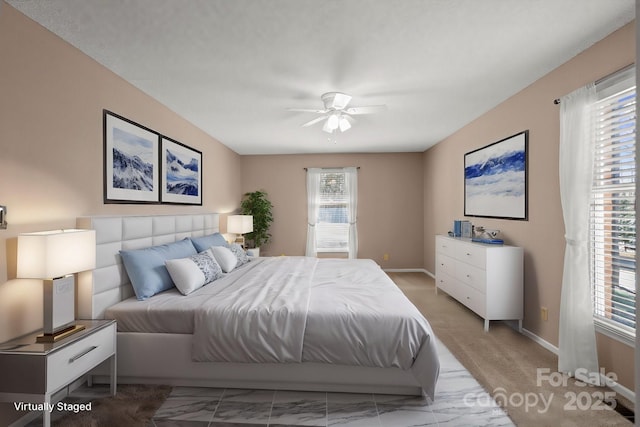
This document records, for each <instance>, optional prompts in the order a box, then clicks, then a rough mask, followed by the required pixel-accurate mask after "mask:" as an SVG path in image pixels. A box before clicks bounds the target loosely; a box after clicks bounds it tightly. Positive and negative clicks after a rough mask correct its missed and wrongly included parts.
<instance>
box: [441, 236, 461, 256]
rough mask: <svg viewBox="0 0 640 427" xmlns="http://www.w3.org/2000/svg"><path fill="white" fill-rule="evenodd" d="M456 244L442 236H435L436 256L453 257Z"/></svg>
mask: <svg viewBox="0 0 640 427" xmlns="http://www.w3.org/2000/svg"><path fill="white" fill-rule="evenodd" d="M458 244H459V243H458V242H456V241H454V240H452V239H449V238H447V237H444V236H436V254H438V253H440V254H444V255H448V256H450V257H453V256H455V254H456V249H455V248H456V246H458Z"/></svg>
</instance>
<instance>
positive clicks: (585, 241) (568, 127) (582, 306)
mask: <svg viewBox="0 0 640 427" xmlns="http://www.w3.org/2000/svg"><path fill="white" fill-rule="evenodd" d="M595 101H596V90H595V85H594V84H589V85H587V86H585V87H583V88H581V89H578V90H576V91H574V92H572V93H570V94H569V95H566V96H565V97H563V98H561V100H560V200H561V202H562V214H563V218H564V225H565V240H566V246H565V254H564V271H563V277H562V295H561V299H560V331H559V347H560V348H559V355H558V370H559V371H560V372H565V373H568V374H569V375H572V376H575V377H576V378H577V379H580V380H582V381H587V382H592V383H593V382H595V383H599V377H598V376H597V375H595V374H596V373H597V372H598V354H597V350H596V337H595V329H594V322H593V308H592V305H593V303H592V299H591V282H590V259H589V204H590V198H591V181H592V175H593V143H592V140H593V137H594V127H593V126H594V120H593V109H592V106H593V104H594V102H595ZM596 378H597V380H596V381H593V380H594V379H596ZM589 379H591V381H589Z"/></svg>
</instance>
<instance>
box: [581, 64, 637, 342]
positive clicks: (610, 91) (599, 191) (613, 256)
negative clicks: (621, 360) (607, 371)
mask: <svg viewBox="0 0 640 427" xmlns="http://www.w3.org/2000/svg"><path fill="white" fill-rule="evenodd" d="M628 90H632V91H633V92H634V95H635V96H636V101H637V88H636V79H635V66H634V65H632V66H630V67H627V68H625V69H623V70H621V71H619V72H617V73H615V74H614V75H612V76H610V77H607V78H605V79H603V80H601V81H599V82H597V83H596V92H597V95H598V100H597V101H596V103H595V104H594V112H595V111H596V110H597V109H598V108H599V107H600V105H601V104H602V103H604V102H605V101H606V100H607V99H610V98H613V97H615V96H619V95H618V94H620V93H623V92H625V91H628ZM636 105H637V103H634V110H635V111H634V113H633V116H634V122H633V133H634V138H633V145H634V150H633V151H634V158H635V156H636V155H637V153H636V148H635V146H636V145H637V143H636V142H637V139H636V136H635V132H636V130H637V113H636V111H637V109H636ZM596 126H597V116H596ZM598 142H599V137H598V130H597V129H595V130H594V135H593V141H592V147H594V153H595V150H596V146H597V144H598ZM611 157H613V155H612V156H611ZM596 160H597V159H595V158H594V186H593V188H592V190H591V208H590V210H591V216H592V218H591V219H590V230H589V244H590V250H591V255H590V259H591V267H590V271H591V287H592V301H593V320H594V324H595V329H596V331H597V332H599V333H602V334H604V335H606V336H608V337H610V338H613V339H615V340H617V341H620V342H622V343H624V344H626V345H628V346H630V347H633V348H635V336H636V333H637V323H636V320H637V318H636V315H637V311H638V310H637V304H636V300H635V293H636V292H635V291H636V289H635V288H634V289H633V291H629V290H628V289H627V288H626V287H624V286H622V287H620V286H618V287H620V288H624V289H625V290H626V291H627V292H632V293H633V296H634V302H633V308H634V323H635V327H631V326H628V325H625V324H624V323H623V322H620V321H617V320H613V319H611V318H607V317H606V315H603V314H601V313H603V312H605V311H606V310H607V309H610V310H612V311H613V310H614V305H613V304H614V301H612V300H611V301H606V298H607V297H609V298H613V297H614V296H615V295H614V293H613V290H607V289H606V287H607V286H608V285H609V284H611V286H615V284H613V283H612V281H611V280H608V281H605V282H604V283H603V284H602V285H601V284H600V283H597V282H596V280H597V279H596V276H597V273H600V274H601V275H606V274H607V273H603V272H604V271H605V270H606V267H602V266H601V265H603V264H606V263H607V262H611V263H612V267H611V273H610V275H611V276H612V277H613V276H615V275H618V278H617V279H616V282H620V276H619V274H620V273H621V272H622V271H623V270H622V269H623V266H622V265H613V264H615V263H614V262H613V261H622V260H623V258H624V256H623V255H621V254H619V253H616V252H615V251H614V250H613V249H611V250H609V251H607V252H606V253H605V252H603V253H601V254H596V253H595V247H596V245H598V244H600V245H601V246H602V247H599V248H598V249H603V247H604V246H606V244H607V243H610V244H612V243H613V242H614V236H611V237H605V236H603V235H604V234H605V233H604V231H603V230H604V228H606V227H607V226H608V225H610V226H614V225H616V221H615V219H616V218H623V216H622V215H619V216H618V215H615V214H613V215H611V216H610V219H611V221H607V220H603V221H604V225H603V226H602V227H603V228H600V229H595V228H594V222H595V221H596V220H595V219H593V218H594V216H596V215H597V214H598V213H600V214H602V217H603V218H604V217H605V216H608V215H605V214H604V213H603V212H602V211H606V209H607V208H609V209H611V211H608V212H614V208H615V203H614V202H613V201H608V202H607V203H608V204H603V205H601V208H600V209H601V210H598V211H596V207H595V206H596V204H595V203H594V200H595V199H597V198H598V197H601V198H602V199H604V198H605V197H611V199H612V200H613V199H614V196H613V195H614V194H615V195H618V194H624V193H631V192H633V203H632V206H633V208H634V214H635V215H637V211H636V209H635V207H636V206H637V202H636V175H637V172H636V169H637V159H636V160H635V161H634V162H633V171H634V174H633V182H630V183H626V184H625V183H620V184H615V185H612V186H611V187H610V188H605V187H597V186H596V185H595V181H596V180H598V179H600V178H599V177H597V176H596V169H597V168H598V165H597V163H596ZM613 170H615V169H613V168H612V171H613ZM618 170H620V169H618ZM635 215H634V218H635ZM599 233H600V234H599ZM621 233H622V232H621V231H616V234H615V235H616V236H617V235H618V234H621ZM636 237H637V233H636V230H635V220H634V234H633V239H634V241H635V239H636ZM597 239H599V240H597ZM634 251H635V248H634ZM596 257H600V258H598V259H596ZM629 258H632V259H633V273H634V279H635V277H636V274H637V266H636V263H635V261H636V256H635V254H633V256H632V257H629ZM598 269H599V270H598ZM605 280H606V279H605ZM633 282H634V284H635V280H634V281H633ZM602 295H604V299H605V303H604V307H603V306H602V304H601V305H600V306H599V305H598V304H597V300H598V298H599V297H600V296H602Z"/></svg>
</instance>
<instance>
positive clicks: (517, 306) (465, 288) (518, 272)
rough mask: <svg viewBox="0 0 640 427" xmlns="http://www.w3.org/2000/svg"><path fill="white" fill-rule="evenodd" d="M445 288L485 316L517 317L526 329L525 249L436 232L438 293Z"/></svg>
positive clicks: (486, 327) (505, 318)
mask: <svg viewBox="0 0 640 427" xmlns="http://www.w3.org/2000/svg"><path fill="white" fill-rule="evenodd" d="M438 289H442V290H443V291H445V292H446V293H447V294H449V295H450V296H451V297H453V298H455V299H456V300H458V301H459V302H461V303H462V304H464V305H465V306H467V307H468V308H469V309H471V310H472V311H474V312H475V313H476V314H478V315H479V316H480V317H482V318H483V319H484V330H485V331H488V330H489V321H491V320H517V321H518V330H522V317H523V304H524V300H523V298H524V296H523V294H524V288H523V250H522V248H519V247H516V246H508V245H493V244H484V243H476V242H472V241H471V239H465V238H460V237H448V236H441V235H438V236H436V293H437V292H438Z"/></svg>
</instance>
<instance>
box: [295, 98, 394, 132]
mask: <svg viewBox="0 0 640 427" xmlns="http://www.w3.org/2000/svg"><path fill="white" fill-rule="evenodd" d="M320 99H321V100H322V102H323V103H324V109H322V110H317V109H310V108H289V109H288V111H300V112H304V113H316V114H322V115H321V116H320V117H316V118H315V119H313V120H310V121H308V122H307V123H305V124H303V125H302V127H308V126H311V125H314V124H316V123H319V122H321V121H323V120H324V126H323V127H322V130H323V131H325V132H327V133H334V132H335V131H337V130H340V132H346V131H347V130H349V129H351V121H350V120H352V117H351V116H357V115H360V114H373V113H378V112H381V111H385V110H386V109H387V106H386V105H369V106H364V107H347V106H348V105H349V102H350V101H351V96H349V95H346V94H344V93H340V92H327V93H325V94H323V95H322V96H321V97H320Z"/></svg>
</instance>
